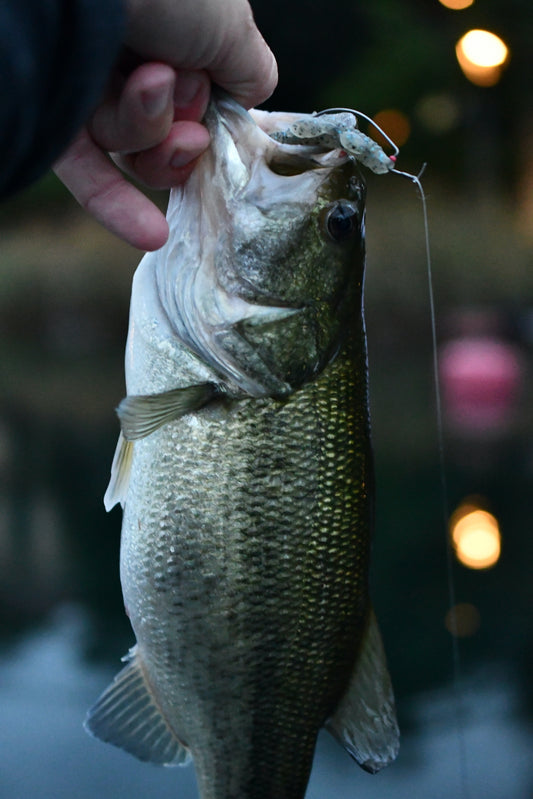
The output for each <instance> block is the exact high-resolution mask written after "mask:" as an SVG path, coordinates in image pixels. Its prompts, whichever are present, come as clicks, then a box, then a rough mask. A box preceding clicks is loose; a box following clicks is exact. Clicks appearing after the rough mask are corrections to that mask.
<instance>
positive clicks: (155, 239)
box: [54, 130, 168, 250]
mask: <svg viewBox="0 0 533 799" xmlns="http://www.w3.org/2000/svg"><path fill="white" fill-rule="evenodd" d="M54 171H55V173H56V174H57V176H58V177H59V179H60V180H61V181H63V183H64V184H65V186H66V187H67V188H68V189H69V190H70V191H71V192H72V194H73V195H74V197H75V198H76V199H77V200H78V202H79V203H80V205H81V206H82V207H83V208H85V209H86V210H87V211H88V212H89V213H90V214H92V215H93V216H94V217H95V218H96V219H97V220H98V221H99V222H101V224H102V225H104V227H106V228H107V229H108V230H110V231H111V232H112V233H114V234H115V235H117V236H119V237H120V238H121V239H124V241H127V242H128V243H129V244H131V245H133V246H134V247H137V248H139V249H140V250H157V249H159V247H162V246H163V244H164V243H165V241H166V240H167V238H168V224H167V221H166V219H165V217H164V215H163V213H162V212H161V211H160V210H159V209H158V208H157V207H156V206H155V205H154V204H153V203H152V202H151V201H150V200H149V199H148V198H147V197H145V195H144V194H142V192H140V191H139V190H138V189H136V188H135V187H134V186H132V185H131V183H128V181H127V180H126V179H125V178H124V177H123V176H122V175H121V174H120V172H119V171H118V170H117V168H116V167H115V166H114V164H113V163H112V162H111V161H110V160H109V159H108V158H107V157H106V156H105V155H104V153H103V152H102V151H101V150H100V149H99V148H98V147H97V145H96V144H95V143H94V142H93V141H92V139H91V137H90V136H89V133H88V132H87V131H86V130H84V131H82V132H81V133H80V134H79V135H78V137H77V138H76V140H75V141H74V142H73V143H72V145H71V146H70V147H69V149H68V150H67V152H66V153H65V154H64V155H63V157H62V158H60V159H59V161H57V162H56V164H55V165H54Z"/></svg>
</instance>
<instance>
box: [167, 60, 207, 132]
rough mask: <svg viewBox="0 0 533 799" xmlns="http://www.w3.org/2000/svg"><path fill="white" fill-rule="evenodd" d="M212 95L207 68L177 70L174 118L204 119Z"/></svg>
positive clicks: (195, 120)
mask: <svg viewBox="0 0 533 799" xmlns="http://www.w3.org/2000/svg"><path fill="white" fill-rule="evenodd" d="M210 96H211V80H210V78H209V75H208V74H207V72H205V70H194V71H190V70H184V69H180V70H177V72H176V83H175V86H174V120H175V121H176V120H182V119H188V120H192V121H194V122H200V120H201V119H203V117H204V114H205V112H206V110H207V106H208V103H209V97H210Z"/></svg>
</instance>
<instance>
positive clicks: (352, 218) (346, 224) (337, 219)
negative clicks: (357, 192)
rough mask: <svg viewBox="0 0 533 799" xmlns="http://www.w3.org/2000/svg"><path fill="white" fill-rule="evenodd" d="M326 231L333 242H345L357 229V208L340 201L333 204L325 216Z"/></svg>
mask: <svg viewBox="0 0 533 799" xmlns="http://www.w3.org/2000/svg"><path fill="white" fill-rule="evenodd" d="M325 221H326V230H327V232H328V234H329V235H330V237H331V238H332V239H333V240H334V241H346V240H347V239H349V238H350V237H351V236H352V234H353V233H354V232H355V231H356V230H358V229H359V214H358V212H357V208H356V207H355V205H353V204H352V203H350V202H347V201H346V200H342V201H341V202H338V203H335V205H333V206H332V207H331V208H330V209H329V210H328V212H327V214H326V220H325Z"/></svg>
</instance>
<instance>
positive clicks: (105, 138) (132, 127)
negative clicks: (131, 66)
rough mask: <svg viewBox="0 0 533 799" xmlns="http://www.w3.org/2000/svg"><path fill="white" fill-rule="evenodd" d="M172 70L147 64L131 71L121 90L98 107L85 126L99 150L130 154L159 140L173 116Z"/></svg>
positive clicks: (153, 144) (166, 132) (167, 128)
mask: <svg viewBox="0 0 533 799" xmlns="http://www.w3.org/2000/svg"><path fill="white" fill-rule="evenodd" d="M175 82H176V75H175V71H174V70H173V69H172V67H169V66H168V65H166V64H159V63H148V64H143V65H142V66H140V67H138V68H137V69H135V70H134V71H133V72H132V74H131V75H130V76H129V78H128V79H127V80H126V82H125V83H124V85H123V86H122V88H121V90H120V91H119V92H118V93H116V94H114V95H112V96H110V97H109V98H108V99H107V100H106V101H104V102H103V103H102V105H100V106H99V107H98V108H97V109H96V111H95V113H94V115H93V117H92V119H91V122H90V125H89V128H90V132H91V135H92V137H93V139H94V140H95V142H96V143H97V144H98V145H100V147H101V148H102V149H103V150H108V151H115V150H116V151H120V152H133V151H136V150H146V149H148V148H149V147H153V146H155V145H156V144H159V142H161V141H163V140H164V139H165V137H166V136H167V134H168V132H169V130H170V126H171V124H172V120H173V117H174V88H175Z"/></svg>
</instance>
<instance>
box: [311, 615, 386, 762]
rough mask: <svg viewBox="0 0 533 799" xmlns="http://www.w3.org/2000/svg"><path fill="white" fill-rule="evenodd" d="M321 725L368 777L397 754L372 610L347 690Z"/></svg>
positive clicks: (383, 659)
mask: <svg viewBox="0 0 533 799" xmlns="http://www.w3.org/2000/svg"><path fill="white" fill-rule="evenodd" d="M325 726H326V729H327V730H328V731H329V732H330V733H331V734H332V735H333V736H334V737H335V738H336V739H337V740H338V741H339V743H340V744H342V746H344V748H345V749H346V750H347V751H348V752H349V754H350V755H351V756H352V757H353V758H354V759H355V760H356V761H357V763H359V765H360V766H361V767H362V768H364V769H365V771H370V772H371V773H372V774H374V773H375V772H376V771H379V770H380V769H382V768H383V767H384V766H388V765H389V763H392V761H393V760H394V759H395V758H396V755H397V754H398V749H399V737H400V733H399V730H398V723H397V721H396V711H395V707H394V695H393V692H392V685H391V681H390V677H389V673H388V670H387V664H386V660H385V652H384V649H383V643H382V641H381V635H380V632H379V628H378V625H377V621H376V617H375V616H374V612H373V611H372V610H371V611H370V616H369V621H368V626H367V629H366V633H365V636H364V639H363V642H362V646H361V652H360V654H359V657H358V660H357V663H356V666H355V669H354V672H353V674H352V678H351V680H350V684H349V686H348V690H347V691H346V693H345V695H344V696H343V698H342V699H341V701H340V703H339V705H338V707H337V709H336V711H335V713H334V714H333V716H331V717H330V718H329V719H328V721H327V722H326V725H325Z"/></svg>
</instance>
